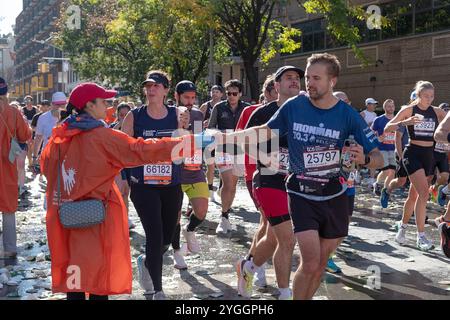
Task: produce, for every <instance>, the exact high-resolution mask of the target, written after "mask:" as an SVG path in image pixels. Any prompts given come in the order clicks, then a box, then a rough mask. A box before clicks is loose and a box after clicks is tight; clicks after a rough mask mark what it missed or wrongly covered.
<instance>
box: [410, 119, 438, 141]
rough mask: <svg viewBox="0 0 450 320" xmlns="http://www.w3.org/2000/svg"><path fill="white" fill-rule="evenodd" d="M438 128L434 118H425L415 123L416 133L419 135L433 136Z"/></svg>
mask: <svg viewBox="0 0 450 320" xmlns="http://www.w3.org/2000/svg"><path fill="white" fill-rule="evenodd" d="M435 129H436V123H435V122H434V120H433V119H424V120H423V121H422V122H419V123H417V124H415V125H414V133H415V135H416V136H418V137H432V136H433V135H434V131H435Z"/></svg>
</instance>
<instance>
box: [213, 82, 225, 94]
mask: <svg viewBox="0 0 450 320" xmlns="http://www.w3.org/2000/svg"><path fill="white" fill-rule="evenodd" d="M213 90H219V91H220V92H222V93H224V90H223V87H222V86H219V85H217V84H216V85H214V86H212V88H211V91H213Z"/></svg>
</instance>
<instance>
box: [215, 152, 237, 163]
mask: <svg viewBox="0 0 450 320" xmlns="http://www.w3.org/2000/svg"><path fill="white" fill-rule="evenodd" d="M215 161H216V164H217V166H219V167H229V166H232V165H233V158H232V157H231V155H230V154H229V153H223V152H216V160H215Z"/></svg>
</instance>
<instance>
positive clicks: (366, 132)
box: [351, 115, 379, 154]
mask: <svg viewBox="0 0 450 320" xmlns="http://www.w3.org/2000/svg"><path fill="white" fill-rule="evenodd" d="M352 122H353V125H352V130H351V134H353V135H354V136H355V140H356V142H358V144H360V145H361V146H363V148H364V153H365V154H369V153H370V152H371V151H373V150H374V149H376V148H378V146H379V142H378V138H377V136H376V135H375V133H374V132H373V131H372V130H371V129H370V128H369V126H368V125H367V123H366V122H365V121H364V119H362V118H361V117H358V116H357V115H355V116H354V117H353V121H352Z"/></svg>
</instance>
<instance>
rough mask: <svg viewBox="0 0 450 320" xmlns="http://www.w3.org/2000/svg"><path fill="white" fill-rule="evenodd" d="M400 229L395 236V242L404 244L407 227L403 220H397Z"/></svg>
mask: <svg viewBox="0 0 450 320" xmlns="http://www.w3.org/2000/svg"><path fill="white" fill-rule="evenodd" d="M397 226H398V231H397V235H396V236H395V242H397V243H398V244H399V245H401V246H403V245H404V244H405V243H406V228H403V227H402V222H397Z"/></svg>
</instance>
